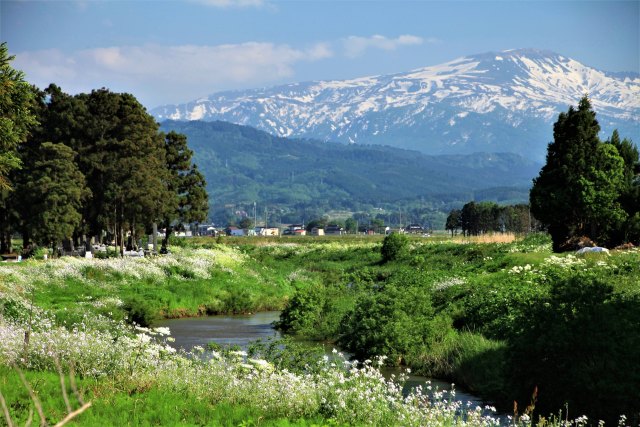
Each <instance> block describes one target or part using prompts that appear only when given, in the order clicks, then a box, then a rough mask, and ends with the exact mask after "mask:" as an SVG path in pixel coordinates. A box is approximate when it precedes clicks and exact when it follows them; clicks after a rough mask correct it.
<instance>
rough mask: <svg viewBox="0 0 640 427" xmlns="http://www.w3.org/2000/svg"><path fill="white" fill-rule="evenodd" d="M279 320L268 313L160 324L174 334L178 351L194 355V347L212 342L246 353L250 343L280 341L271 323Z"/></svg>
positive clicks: (166, 321) (275, 314)
mask: <svg viewBox="0 0 640 427" xmlns="http://www.w3.org/2000/svg"><path fill="white" fill-rule="evenodd" d="M279 318H280V312H279V311H267V312H262V313H256V314H248V315H232V316H208V317H196V318H186V319H170V320H163V321H161V322H158V324H157V325H156V326H166V327H168V328H169V329H170V330H171V336H172V337H173V338H175V342H173V343H171V345H172V346H173V347H174V348H176V349H183V350H185V351H191V350H192V349H193V347H194V346H196V345H199V346H201V347H206V345H207V344H209V343H210V342H212V341H213V342H215V343H218V344H221V345H238V346H240V347H241V348H243V349H245V350H246V348H247V346H248V345H249V343H250V342H251V341H255V340H257V339H267V338H269V337H276V338H278V337H280V333H279V332H278V331H276V330H275V329H273V325H272V323H273V322H275V321H276V320H278V319H279Z"/></svg>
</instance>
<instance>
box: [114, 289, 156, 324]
mask: <svg viewBox="0 0 640 427" xmlns="http://www.w3.org/2000/svg"><path fill="white" fill-rule="evenodd" d="M122 309H123V310H124V311H125V312H126V313H127V317H128V319H129V322H131V323H135V324H137V325H140V326H143V327H149V326H151V324H153V322H155V321H156V320H157V319H158V310H157V309H156V308H155V307H153V306H152V305H151V303H149V301H146V300H144V299H142V298H140V297H137V296H135V297H131V298H130V299H128V300H126V301H125V302H124V304H123V306H122Z"/></svg>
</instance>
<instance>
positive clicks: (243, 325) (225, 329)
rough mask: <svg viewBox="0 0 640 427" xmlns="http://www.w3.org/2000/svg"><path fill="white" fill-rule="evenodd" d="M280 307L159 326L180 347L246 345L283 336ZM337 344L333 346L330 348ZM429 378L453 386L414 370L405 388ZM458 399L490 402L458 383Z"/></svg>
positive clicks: (435, 384)
mask: <svg viewBox="0 0 640 427" xmlns="http://www.w3.org/2000/svg"><path fill="white" fill-rule="evenodd" d="M279 316H280V312H279V311H268V312H261V313H255V314H250V315H225V316H208V317H195V318H184V319H169V320H163V321H161V322H158V323H157V325H156V326H164V327H168V328H169V329H170V330H171V336H172V337H173V338H174V339H175V342H173V343H172V344H171V345H172V346H173V347H174V348H176V349H183V350H186V351H190V350H192V349H193V347H194V346H201V347H204V348H206V346H207V344H208V343H210V342H215V343H217V344H221V345H238V346H240V347H241V348H243V349H246V348H247V347H248V345H249V343H250V342H251V341H255V340H258V339H267V338H272V337H276V338H277V337H279V336H280V333H279V332H278V331H276V330H275V329H273V322H274V321H276V320H279ZM331 350H333V348H331V349H329V351H331ZM401 372H402V369H401V368H384V370H383V374H384V375H385V376H386V377H389V376H391V375H392V374H395V375H396V376H397V375H398V374H400V373H401ZM427 382H430V383H431V386H432V387H434V388H436V387H437V388H438V389H440V390H450V389H451V384H449V383H446V382H443V381H440V380H435V379H430V378H427V377H423V376H420V375H413V374H410V375H408V376H407V381H406V383H405V392H408V390H410V389H412V388H414V387H416V386H418V385H423V386H424V385H425V384H426V383H427ZM456 400H460V401H462V402H464V403H467V402H471V404H472V405H473V406H476V405H478V406H484V405H486V404H487V403H486V402H484V401H483V400H482V399H480V398H479V397H477V396H474V395H472V394H469V393H466V392H464V391H463V390H460V389H459V388H457V387H456Z"/></svg>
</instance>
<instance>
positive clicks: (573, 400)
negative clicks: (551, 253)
mask: <svg viewBox="0 0 640 427" xmlns="http://www.w3.org/2000/svg"><path fill="white" fill-rule="evenodd" d="M638 307H640V296H639V295H637V294H620V293H614V292H613V287H612V286H611V285H609V284H608V283H607V282H605V280H604V279H603V278H601V277H598V276H597V275H595V274H593V273H581V274H579V275H575V276H571V277H568V278H560V279H559V280H557V281H556V282H555V283H554V284H553V285H552V289H551V292H550V295H549V296H548V297H547V298H546V299H545V300H543V301H541V302H540V303H538V304H535V305H532V306H531V307H530V310H529V312H528V313H527V315H526V316H524V317H523V322H522V325H521V326H522V332H521V333H520V334H519V336H518V337H517V338H516V339H514V340H513V342H512V345H511V350H510V364H511V374H512V378H513V385H514V389H515V390H518V391H519V394H520V398H521V399H522V401H526V398H527V396H528V394H530V393H531V390H533V389H534V387H538V390H539V394H538V404H537V405H536V407H537V408H539V409H540V410H541V413H542V414H544V413H546V412H549V411H554V410H556V409H557V408H559V407H563V406H564V405H565V404H568V408H569V411H571V412H570V414H569V416H574V415H576V414H583V413H588V414H589V415H590V417H591V418H595V419H602V420H605V421H606V424H607V425H609V424H612V425H615V423H616V421H617V418H618V416H619V415H620V414H621V413H625V414H627V415H629V416H632V415H634V414H636V415H637V414H638V413H639V412H640V408H639V406H638V400H637V396H638V395H637V392H638V390H640V365H638V362H637V361H638V360H640V335H639V334H638V333H637V331H639V330H640V310H638Z"/></svg>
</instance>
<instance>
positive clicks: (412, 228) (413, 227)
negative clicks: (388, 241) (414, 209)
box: [404, 224, 424, 234]
mask: <svg viewBox="0 0 640 427" xmlns="http://www.w3.org/2000/svg"><path fill="white" fill-rule="evenodd" d="M404 231H405V233H410V234H422V233H424V228H422V226H421V225H420V224H409V225H407V226H406V227H405V229H404Z"/></svg>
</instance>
